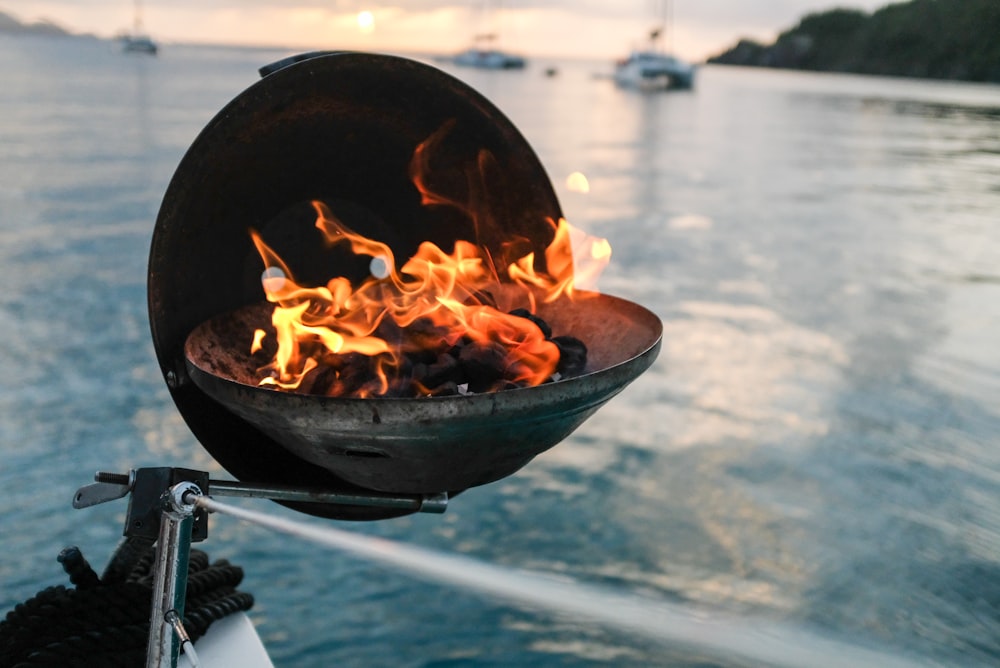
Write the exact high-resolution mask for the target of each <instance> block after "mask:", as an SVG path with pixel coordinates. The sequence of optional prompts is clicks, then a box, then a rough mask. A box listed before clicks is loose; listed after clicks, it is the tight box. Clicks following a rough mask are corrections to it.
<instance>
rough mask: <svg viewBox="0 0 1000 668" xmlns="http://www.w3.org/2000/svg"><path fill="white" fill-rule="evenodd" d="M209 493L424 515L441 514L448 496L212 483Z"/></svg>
mask: <svg viewBox="0 0 1000 668" xmlns="http://www.w3.org/2000/svg"><path fill="white" fill-rule="evenodd" d="M208 493H209V494H211V495H212V496H241V497H249V498H257V499H271V500H273V501H299V502H303V503H331V504H337V505H345V506H366V507H376V508H400V509H403V510H415V511H418V512H423V513H443V512H444V511H445V510H447V509H448V494H447V493H446V492H445V493H441V494H410V495H392V494H381V493H379V492H366V493H364V494H342V493H338V492H329V491H326V490H319V489H308V488H302V487H292V486H289V485H279V484H262V483H252V482H238V481H235V480H211V481H210V482H209V485H208Z"/></svg>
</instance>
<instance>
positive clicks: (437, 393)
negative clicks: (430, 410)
mask: <svg viewBox="0 0 1000 668" xmlns="http://www.w3.org/2000/svg"><path fill="white" fill-rule="evenodd" d="M456 394H458V385H456V384H455V383H452V382H450V381H449V382H447V383H441V384H440V385H438V386H437V387H435V388H434V389H432V390H430V391H429V394H428V395H427V396H430V397H453V396H455V395H456Z"/></svg>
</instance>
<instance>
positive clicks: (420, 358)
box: [403, 318, 449, 363]
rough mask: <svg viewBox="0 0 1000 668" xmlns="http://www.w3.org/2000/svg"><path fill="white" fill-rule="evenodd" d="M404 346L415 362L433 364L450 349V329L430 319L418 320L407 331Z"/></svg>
mask: <svg viewBox="0 0 1000 668" xmlns="http://www.w3.org/2000/svg"><path fill="white" fill-rule="evenodd" d="M405 332H406V339H405V343H404V346H403V349H404V350H405V352H406V354H407V356H409V357H411V359H413V360H414V361H415V362H427V363H431V362H433V361H434V360H435V358H436V357H437V356H438V355H439V354H441V353H443V352H444V351H446V350H447V349H448V348H449V344H448V340H447V338H446V337H447V335H448V328H447V327H444V326H442V325H435V324H434V321H432V320H431V319H430V318H417V319H416V320H414V321H413V322H412V323H410V325H409V326H407V328H406V330H405Z"/></svg>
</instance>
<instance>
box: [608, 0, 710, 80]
mask: <svg viewBox="0 0 1000 668" xmlns="http://www.w3.org/2000/svg"><path fill="white" fill-rule="evenodd" d="M667 4H669V3H666V2H664V3H662V4H661V7H663V8H664V9H663V11H662V15H661V17H660V25H659V26H658V27H656V28H654V29H653V30H651V31H650V32H649V46H648V47H647V48H645V49H637V50H634V51H632V52H631V53H630V54H629V55H628V56H627V57H626V58H622V59H621V60H619V61H618V62H616V63H615V71H614V75H613V78H614V80H615V83H617V84H618V85H619V86H623V87H626V88H637V89H640V90H670V89H689V88H692V87H694V73H695V68H694V65H692V64H690V63H688V62H685V61H683V60H681V59H680V58H677V57H676V56H674V55H672V54H670V53H667V52H666V51H664V50H663V48H662V47H661V46H660V38H661V37H662V36H663V33H664V30H665V29H667V28H669V22H668V19H667V11H666V6H667Z"/></svg>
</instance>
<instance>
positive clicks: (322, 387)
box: [303, 366, 339, 394]
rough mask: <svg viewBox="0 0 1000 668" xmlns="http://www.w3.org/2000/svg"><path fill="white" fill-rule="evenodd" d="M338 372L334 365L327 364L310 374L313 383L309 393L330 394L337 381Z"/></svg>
mask: <svg viewBox="0 0 1000 668" xmlns="http://www.w3.org/2000/svg"><path fill="white" fill-rule="evenodd" d="M338 373H339V372H338V371H337V370H336V369H334V368H333V367H329V366H327V367H322V368H321V369H320V370H319V371H317V372H315V373H312V374H310V376H311V377H312V385H310V386H309V394H330V388H332V387H333V384H334V383H336V382H337V375H338ZM303 389H304V388H303Z"/></svg>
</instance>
